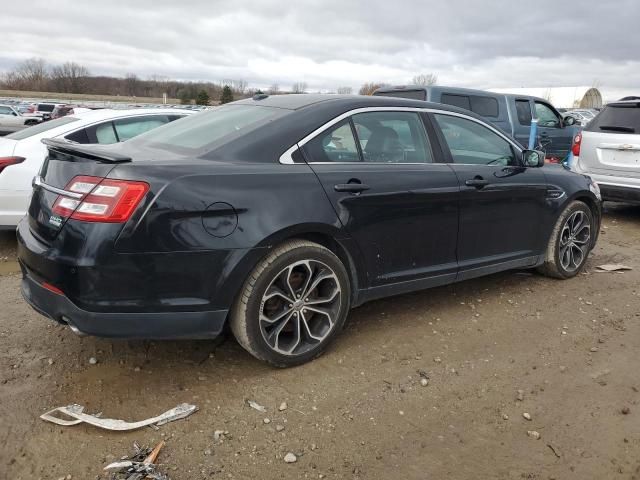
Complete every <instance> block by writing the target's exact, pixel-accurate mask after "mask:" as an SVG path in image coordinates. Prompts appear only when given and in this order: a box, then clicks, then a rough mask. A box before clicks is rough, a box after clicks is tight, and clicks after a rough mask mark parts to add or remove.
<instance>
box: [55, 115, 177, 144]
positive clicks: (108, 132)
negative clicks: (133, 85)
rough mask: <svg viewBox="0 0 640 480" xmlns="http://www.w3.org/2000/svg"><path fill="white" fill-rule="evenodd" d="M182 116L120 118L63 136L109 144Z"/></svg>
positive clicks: (135, 135)
mask: <svg viewBox="0 0 640 480" xmlns="http://www.w3.org/2000/svg"><path fill="white" fill-rule="evenodd" d="M178 118H182V117H181V116H178V115H149V116H138V117H132V118H120V119H117V120H113V121H109V122H103V123H100V124H98V125H93V126H90V127H87V128H84V129H82V130H78V131H77V132H73V133H71V134H69V135H67V136H66V137H65V138H66V139H67V140H71V141H72V142H77V143H83V144H87V143H99V144H101V145H109V144H112V143H118V142H124V141H126V140H129V139H131V138H133V137H137V136H138V135H141V134H143V133H145V132H148V131H149V130H153V129H154V128H158V127H160V126H162V125H165V124H167V123H169V122H172V121H174V120H177V119H178Z"/></svg>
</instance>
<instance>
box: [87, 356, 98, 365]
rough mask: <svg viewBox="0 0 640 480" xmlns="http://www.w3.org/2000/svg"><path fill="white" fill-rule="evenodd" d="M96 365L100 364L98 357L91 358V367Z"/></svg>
mask: <svg viewBox="0 0 640 480" xmlns="http://www.w3.org/2000/svg"><path fill="white" fill-rule="evenodd" d="M96 363H98V359H97V358H96V357H91V358H90V359H89V364H90V365H95V364H96Z"/></svg>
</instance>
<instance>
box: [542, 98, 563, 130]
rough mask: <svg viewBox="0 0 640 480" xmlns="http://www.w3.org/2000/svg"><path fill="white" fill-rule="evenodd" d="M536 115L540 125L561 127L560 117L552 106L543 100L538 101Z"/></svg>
mask: <svg viewBox="0 0 640 480" xmlns="http://www.w3.org/2000/svg"><path fill="white" fill-rule="evenodd" d="M536 117H537V119H538V125H539V126H540V127H553V128H559V127H560V125H561V124H560V118H559V117H558V116H557V115H556V112H554V111H553V110H552V109H551V107H549V106H548V105H545V104H544V103H541V102H536Z"/></svg>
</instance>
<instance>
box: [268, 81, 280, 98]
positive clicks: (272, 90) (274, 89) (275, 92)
mask: <svg viewBox="0 0 640 480" xmlns="http://www.w3.org/2000/svg"><path fill="white" fill-rule="evenodd" d="M279 93H280V85H278V84H277V83H274V84H273V85H271V86H270V87H269V95H278V94H279Z"/></svg>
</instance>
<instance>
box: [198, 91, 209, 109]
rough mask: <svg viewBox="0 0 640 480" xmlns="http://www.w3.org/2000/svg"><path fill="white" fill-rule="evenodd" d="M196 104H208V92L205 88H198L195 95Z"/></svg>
mask: <svg viewBox="0 0 640 480" xmlns="http://www.w3.org/2000/svg"><path fill="white" fill-rule="evenodd" d="M196 105H204V106H209V94H208V93H207V91H206V90H200V93H198V96H197V97H196Z"/></svg>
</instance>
